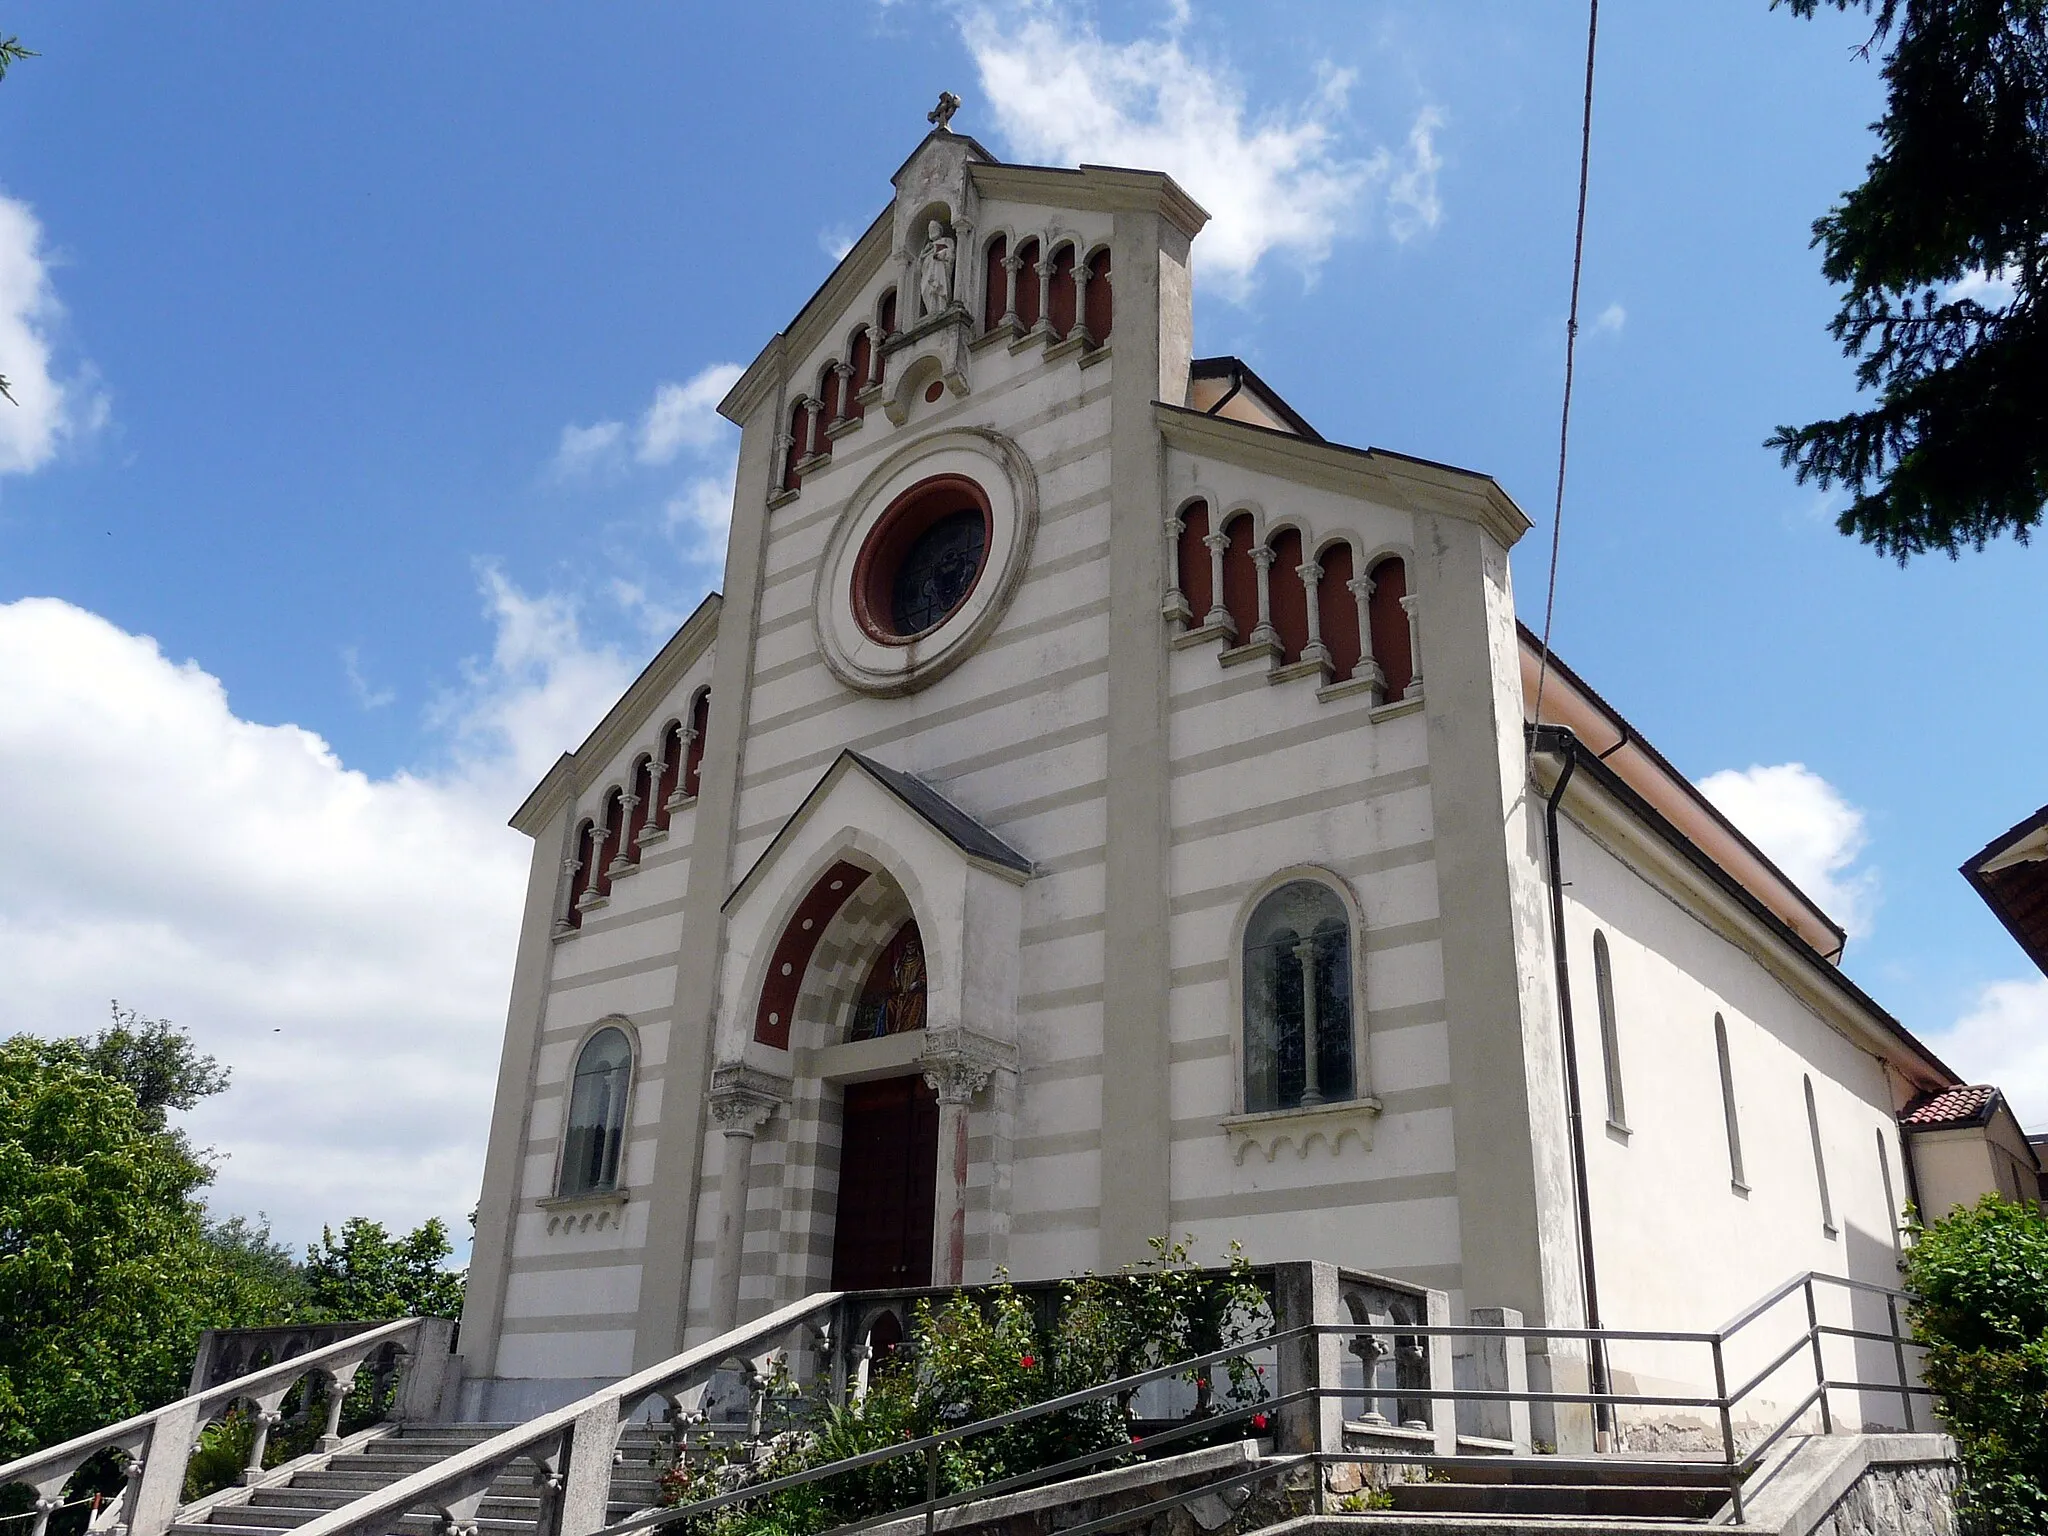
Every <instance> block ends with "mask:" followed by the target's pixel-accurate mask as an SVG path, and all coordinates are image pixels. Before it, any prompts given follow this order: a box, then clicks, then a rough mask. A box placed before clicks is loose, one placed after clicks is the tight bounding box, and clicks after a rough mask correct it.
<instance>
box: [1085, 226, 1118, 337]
mask: <svg viewBox="0 0 2048 1536" xmlns="http://www.w3.org/2000/svg"><path fill="white" fill-rule="evenodd" d="M1083 303H1084V304H1085V305H1086V307H1087V315H1086V319H1087V321H1088V334H1089V335H1090V336H1093V337H1094V338H1095V340H1096V343H1097V345H1100V344H1101V343H1103V342H1105V341H1107V340H1109V326H1110V322H1111V321H1112V320H1113V319H1115V318H1116V315H1115V306H1114V305H1112V304H1111V302H1110V293H1109V250H1108V248H1107V247H1105V248H1103V249H1102V250H1099V251H1097V252H1096V253H1095V254H1094V255H1093V256H1090V257H1089V258H1088V297H1087V298H1086V299H1085V300H1084V301H1083Z"/></svg>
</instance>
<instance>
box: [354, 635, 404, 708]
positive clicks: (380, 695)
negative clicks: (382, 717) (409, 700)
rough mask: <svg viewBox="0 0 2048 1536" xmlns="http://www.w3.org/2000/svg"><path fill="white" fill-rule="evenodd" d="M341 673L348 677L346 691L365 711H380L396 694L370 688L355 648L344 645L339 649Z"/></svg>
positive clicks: (386, 689)
mask: <svg viewBox="0 0 2048 1536" xmlns="http://www.w3.org/2000/svg"><path fill="white" fill-rule="evenodd" d="M341 667H342V671H343V672H344V673H345V674H346V675H347V677H348V691H349V693H350V694H352V695H353V696H354V698H355V701H356V702H357V703H358V704H360V705H362V706H363V708H365V709H382V708H384V707H385V706H386V705H387V704H389V703H390V702H391V701H392V700H393V699H395V698H397V697H398V694H397V693H396V692H395V691H393V690H392V689H389V688H372V687H371V686H370V681H369V679H368V678H366V677H364V676H363V667H362V658H361V657H360V656H358V655H357V654H356V648H355V647H354V646H352V645H345V646H343V647H342V649H341Z"/></svg>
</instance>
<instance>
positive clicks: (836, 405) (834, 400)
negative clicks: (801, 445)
mask: <svg viewBox="0 0 2048 1536" xmlns="http://www.w3.org/2000/svg"><path fill="white" fill-rule="evenodd" d="M818 398H819V399H820V400H821V401H823V402H824V409H823V410H821V411H819V412H818V432H819V434H820V435H821V436H822V435H823V433H824V431H825V429H826V428H827V427H829V426H831V425H832V423H833V422H835V421H837V420H838V419H839V413H840V409H841V402H840V399H839V365H838V363H837V362H830V363H827V364H826V365H825V366H824V367H823V368H822V369H820V370H819V372H818ZM818 446H819V447H820V448H821V449H822V448H829V447H831V446H832V440H831V439H830V438H825V439H824V441H822V442H820V443H819V444H818Z"/></svg>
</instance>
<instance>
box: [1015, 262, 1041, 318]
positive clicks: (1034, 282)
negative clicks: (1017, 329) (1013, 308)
mask: <svg viewBox="0 0 2048 1536" xmlns="http://www.w3.org/2000/svg"><path fill="white" fill-rule="evenodd" d="M1017 259H1018V260H1020V261H1021V262H1023V263H1024V265H1022V266H1021V267H1019V268H1018V269H1017V323H1018V324H1019V325H1021V326H1023V327H1024V329H1025V330H1027V331H1028V330H1030V329H1031V328H1032V327H1033V326H1035V325H1037V324H1038V242H1037V241H1036V240H1026V241H1025V242H1024V243H1023V244H1022V245H1020V246H1018V247H1017Z"/></svg>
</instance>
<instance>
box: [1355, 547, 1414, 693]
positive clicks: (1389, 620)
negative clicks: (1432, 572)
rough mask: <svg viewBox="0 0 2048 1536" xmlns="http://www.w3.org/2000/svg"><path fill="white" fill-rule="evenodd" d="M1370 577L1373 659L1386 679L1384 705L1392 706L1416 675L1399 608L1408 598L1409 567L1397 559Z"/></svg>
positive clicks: (1404, 616) (1405, 618)
mask: <svg viewBox="0 0 2048 1536" xmlns="http://www.w3.org/2000/svg"><path fill="white" fill-rule="evenodd" d="M1371 575H1372V597H1371V598H1370V599H1368V611H1367V614H1366V617H1367V619H1368V620H1369V621H1370V622H1371V624H1372V655H1373V660H1375V661H1377V662H1378V663H1379V664H1380V670H1381V671H1382V672H1384V673H1386V675H1387V695H1386V696H1387V702H1388V703H1392V702H1393V701H1394V700H1395V699H1398V698H1400V697H1401V695H1402V694H1404V693H1406V692H1407V691H1408V681H1409V679H1410V678H1412V677H1413V676H1414V675H1415V659H1414V657H1413V656H1411V655H1410V654H1409V651H1408V615H1407V613H1406V612H1405V611H1404V610H1403V609H1402V607H1401V599H1402V598H1404V597H1406V596H1407V595H1408V567H1407V566H1405V565H1403V564H1402V563H1401V562H1400V561H1399V560H1398V559H1395V560H1382V561H1381V562H1380V563H1379V564H1378V565H1376V566H1374V567H1373V568H1372V571H1371Z"/></svg>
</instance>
